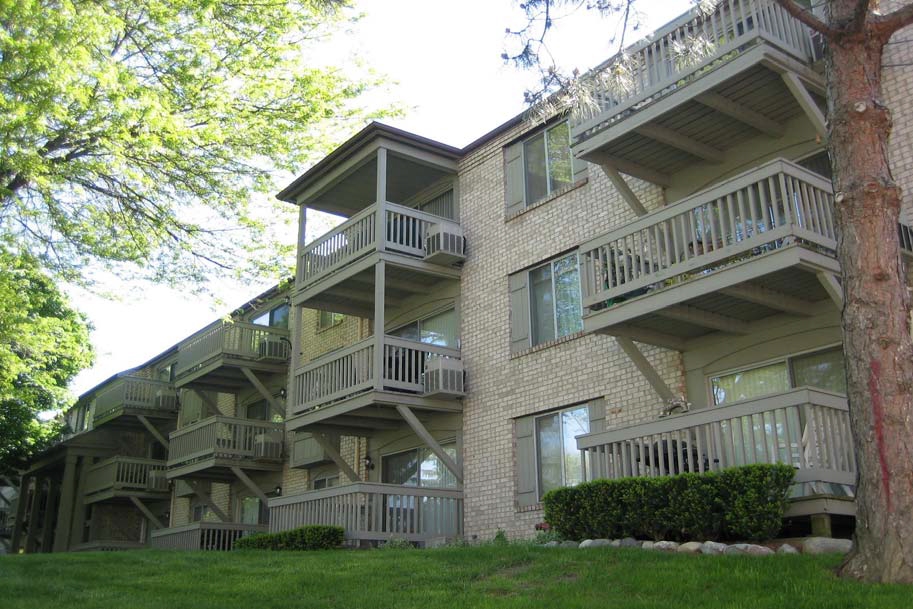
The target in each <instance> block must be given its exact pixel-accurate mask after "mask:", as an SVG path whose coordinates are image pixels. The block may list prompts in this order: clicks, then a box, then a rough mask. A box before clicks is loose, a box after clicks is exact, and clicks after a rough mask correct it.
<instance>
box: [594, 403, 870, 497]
mask: <svg viewBox="0 0 913 609" xmlns="http://www.w3.org/2000/svg"><path fill="white" fill-rule="evenodd" d="M577 448H579V449H580V450H581V451H582V452H581V454H582V456H583V461H584V468H585V470H586V478H587V479H588V480H594V479H597V478H624V477H628V476H664V475H669V474H677V473H682V472H697V473H703V472H706V471H718V470H720V469H723V468H726V467H733V466H737V465H746V464H751V463H786V464H788V465H792V466H793V467H795V468H796V469H797V470H798V471H797V472H796V482H819V481H820V482H832V483H836V484H848V485H852V484H855V479H856V461H855V457H854V455H853V440H852V436H851V435H850V423H849V414H848V408H847V400H846V397H844V396H842V395H838V394H835V393H830V392H827V391H822V390H818V389H812V388H801V389H795V390H792V391H789V392H785V393H779V394H775V395H769V396H765V397H761V398H756V399H751V400H744V401H741V402H736V403H733V404H730V405H726V406H717V407H713V408H708V409H705V410H697V411H694V412H690V413H687V414H682V415H677V416H670V417H668V418H665V419H660V420H658V421H654V422H651V423H643V424H640V425H632V426H629V427H623V428H620V429H613V430H610V431H605V432H600V433H593V434H587V435H583V436H579V437H578V438H577Z"/></svg>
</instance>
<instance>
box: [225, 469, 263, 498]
mask: <svg viewBox="0 0 913 609" xmlns="http://www.w3.org/2000/svg"><path fill="white" fill-rule="evenodd" d="M231 471H232V473H233V474H234V475H235V476H237V478H238V480H240V481H241V483H242V484H243V485H244V486H246V487H247V488H248V489H250V492H252V493H253V494H254V495H256V496H257V497H258V498H259V499H260V502H261V505H263V506H265V505H266V504H267V503H268V502H269V497H267V496H266V493H264V492H263V490H262V489H261V488H260V487H259V486H257V485H256V484H254V481H253V480H251V479H250V476H248V475H247V474H245V473H244V470H242V469H241V468H240V467H238V466H237V465H233V466H231Z"/></svg>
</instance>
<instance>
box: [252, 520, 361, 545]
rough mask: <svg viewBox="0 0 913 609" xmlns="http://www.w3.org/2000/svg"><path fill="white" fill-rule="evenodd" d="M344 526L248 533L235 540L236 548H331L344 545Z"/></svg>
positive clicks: (316, 526)
mask: <svg viewBox="0 0 913 609" xmlns="http://www.w3.org/2000/svg"><path fill="white" fill-rule="evenodd" d="M344 538H345V530H344V529H343V528H342V527H331V526H323V525H310V526H306V527H301V528H298V529H291V530H289V531H282V532H281V533H259V534H257V535H248V536H247V537H242V538H241V539H239V540H238V541H236V542H235V546H234V547H235V549H236V550H330V549H332V548H337V547H339V546H341V545H342V541H343V539H344Z"/></svg>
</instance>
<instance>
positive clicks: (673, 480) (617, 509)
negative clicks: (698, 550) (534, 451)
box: [543, 464, 795, 541]
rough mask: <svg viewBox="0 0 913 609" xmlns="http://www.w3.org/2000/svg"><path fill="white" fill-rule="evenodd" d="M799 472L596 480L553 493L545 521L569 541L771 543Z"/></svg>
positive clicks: (751, 469)
mask: <svg viewBox="0 0 913 609" xmlns="http://www.w3.org/2000/svg"><path fill="white" fill-rule="evenodd" d="M794 473H795V471H794V470H793V468H792V467H790V466H788V465H783V464H777V465H766V464H759V465H746V466H743V467H735V468H731V469H725V470H722V471H719V472H710V473H705V474H690V473H688V474H679V475H676V476H663V477H656V478H621V479H618V480H594V481H592V482H585V483H583V484H580V485H578V486H575V487H571V488H560V489H556V490H553V491H550V492H549V493H547V494H546V495H545V497H544V498H543V504H544V507H545V520H546V522H548V524H549V525H550V526H551V527H552V529H553V530H555V531H557V532H558V533H560V534H561V535H562V536H564V537H565V538H567V539H577V540H579V539H598V538H605V539H617V538H621V537H637V538H641V539H654V540H659V539H667V540H670V541H705V540H716V539H738V540H755V541H757V540H764V539H770V538H772V537H774V536H775V535H776V534H777V532H778V531H779V530H780V526H781V522H782V519H783V513H784V512H785V510H786V497H787V493H788V491H789V487H790V484H791V483H792V479H793V475H794Z"/></svg>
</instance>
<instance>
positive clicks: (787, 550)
mask: <svg viewBox="0 0 913 609" xmlns="http://www.w3.org/2000/svg"><path fill="white" fill-rule="evenodd" d="M798 553H799V550H797V549H796V548H794V547H793V546H791V545H789V544H788V543H784V544H783V545H782V546H780V547H779V548H777V554H798Z"/></svg>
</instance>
